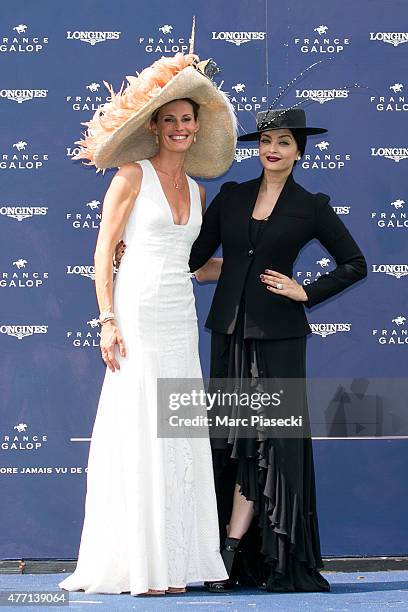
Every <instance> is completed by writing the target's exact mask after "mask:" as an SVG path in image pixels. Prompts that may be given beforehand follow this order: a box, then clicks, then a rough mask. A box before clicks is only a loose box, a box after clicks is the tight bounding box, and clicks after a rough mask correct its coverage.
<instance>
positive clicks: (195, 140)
mask: <svg viewBox="0 0 408 612" xmlns="http://www.w3.org/2000/svg"><path fill="white" fill-rule="evenodd" d="M193 142H194V143H196V142H197V134H196V133H195V132H194V136H193Z"/></svg>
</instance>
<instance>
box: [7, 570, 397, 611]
mask: <svg viewBox="0 0 408 612" xmlns="http://www.w3.org/2000/svg"><path fill="white" fill-rule="evenodd" d="M64 576H65V574H31V575H30V574H28V575H20V574H18V575H13V574H8V575H2V576H0V591H1V592H2V593H3V597H4V592H13V591H18V592H22V591H36V590H37V591H47V590H57V589H58V587H57V584H58V582H59V581H60V580H62V578H63V577H64ZM324 576H325V577H326V578H327V580H329V582H330V584H331V587H332V591H331V592H330V593H292V594H276V593H269V594H268V593H265V592H262V591H258V590H254V589H246V588H237V589H236V590H234V591H233V592H232V593H228V594H227V593H226V594H224V595H217V594H212V593H207V592H206V591H205V590H204V589H203V588H202V587H200V586H195V587H191V588H190V589H189V591H188V593H187V594H185V595H170V596H165V597H155V598H152V597H132V596H130V595H127V594H122V595H85V593H82V592H76V593H69V598H70V603H69V606H67V607H60V606H59V607H50V606H47V607H46V608H44V607H39V606H28V607H26V606H24V608H23V609H26V610H34V609H35V610H41V609H55V610H63V609H64V608H65V610H67V612H68V610H75V611H81V612H82V611H83V610H89V611H90V610H98V611H101V612H102V611H105V610H106V611H109V612H116V611H117V610H118V611H120V610H139V611H140V612H155V611H156V610H158V611H160V610H163V611H164V610H166V611H167V610H171V611H175V610H177V611H178V612H187V611H190V610H191V611H194V612H202V611H204V610H205V611H212V610H220V611H223V610H225V611H228V612H235V611H237V610H248V612H250V611H252V610H253V611H256V612H258V611H260V610H262V611H263V610H281V611H284V612H292V611H293V612H296V611H298V610H306V611H308V612H319V611H323V610H324V611H327V612H329V611H330V612H332V611H333V612H340V611H341V612H348V611H349V610H361V612H371V611H377V610H378V611H382V612H383V611H385V610H398V612H399V611H400V610H407V611H408V571H389V572H360V573H356V572H352V573H338V572H336V573H331V572H324ZM0 608H1V609H2V610H16V609H18V608H17V607H15V606H13V607H12V606H8V605H6V606H1V607H0ZM19 609H22V608H19Z"/></svg>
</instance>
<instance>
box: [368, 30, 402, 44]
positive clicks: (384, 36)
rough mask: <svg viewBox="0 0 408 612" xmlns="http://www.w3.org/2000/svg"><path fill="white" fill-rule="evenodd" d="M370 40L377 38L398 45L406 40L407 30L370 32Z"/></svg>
mask: <svg viewBox="0 0 408 612" xmlns="http://www.w3.org/2000/svg"><path fill="white" fill-rule="evenodd" d="M370 40H379V41H380V42H383V43H388V44H389V45H392V46H393V47H398V46H399V45H403V44H404V43H406V42H408V32H370Z"/></svg>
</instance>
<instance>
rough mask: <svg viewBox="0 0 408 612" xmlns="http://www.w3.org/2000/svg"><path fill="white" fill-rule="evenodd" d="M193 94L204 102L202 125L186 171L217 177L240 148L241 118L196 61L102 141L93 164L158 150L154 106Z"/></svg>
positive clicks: (112, 163)
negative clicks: (153, 128)
mask: <svg viewBox="0 0 408 612" xmlns="http://www.w3.org/2000/svg"><path fill="white" fill-rule="evenodd" d="M180 98H191V99H192V100H194V101H195V102H197V103H198V104H199V105H200V110H199V114H198V118H199V122H200V130H199V132H198V133H197V141H196V143H195V144H192V145H191V147H190V149H189V150H188V151H187V153H186V157H185V163H184V168H185V171H186V172H187V174H189V175H192V176H196V177H202V178H215V177H217V176H221V175H222V174H224V173H225V172H227V170H228V169H229V168H230V166H231V164H232V162H233V160H234V154H235V148H236V133H237V127H236V117H235V113H234V111H233V107H232V105H231V103H230V102H229V100H228V98H227V96H226V94H225V93H223V92H222V91H220V90H219V89H218V88H217V87H216V86H215V85H214V84H213V83H212V81H211V80H210V79H209V78H208V77H206V76H205V75H203V74H202V73H200V72H199V71H198V70H197V69H195V68H193V67H192V66H188V67H186V68H184V69H183V70H181V71H180V72H179V73H178V74H176V75H175V76H174V77H173V78H172V79H171V80H170V81H169V82H168V83H167V84H166V85H165V86H164V87H163V88H162V89H161V90H160V92H159V94H158V95H156V96H154V97H152V99H151V101H149V102H148V103H147V104H145V105H144V106H143V107H142V108H141V109H140V110H139V111H137V112H136V113H135V114H134V115H133V116H132V117H131V118H130V119H128V120H127V121H126V122H125V123H124V124H123V125H121V126H120V127H119V128H117V129H116V130H115V131H114V132H113V133H112V134H111V135H110V136H109V137H108V138H107V139H106V140H104V141H103V142H102V143H101V144H100V145H98V147H97V149H96V151H95V156H94V163H95V166H96V167H97V168H100V169H106V168H113V167H120V166H122V165H123V164H125V163H128V162H134V161H139V160H141V159H146V158H149V157H152V156H153V155H155V154H156V153H157V151H158V145H157V144H156V142H155V137H154V134H153V133H152V132H151V130H150V119H151V116H152V114H153V113H154V111H155V110H157V109H158V108H160V107H161V106H163V104H167V103H168V102H171V101H172V100H177V99H180Z"/></svg>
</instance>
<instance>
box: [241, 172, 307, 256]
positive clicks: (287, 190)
mask: <svg viewBox="0 0 408 612" xmlns="http://www.w3.org/2000/svg"><path fill="white" fill-rule="evenodd" d="M263 175H264V171H263V170H262V173H261V176H259V177H258V178H257V179H255V180H254V181H253V184H252V186H251V190H250V192H249V195H248V207H249V215H248V240H249V242H250V243H251V227H250V226H251V217H252V214H253V212H254V208H255V203H256V200H257V197H258V193H259V189H260V187H261V183H262V179H263ZM295 186H296V183H295V181H294V179H293V175H292V173H291V174H289V176H288V177H287V179H286V181H285V184H284V186H283V188H282V191H281V192H280V194H279V197H278V199H277V200H276V204H275V206H274V208H273V210H272V212H271V214H270V215H269V218H268V220H267V221H265V230H267V228H268V226H270V225H271V220H272V218H273V217H274V215H275V213H277V212H279V211H280V210H282V209H284V208H285V203H286V202H288V200H289V199H290V197H291V195H292V194H293V192H294V190H295ZM264 234H265V231H262V233H261V235H260V237H259V243H260V242H262V239H263V237H264ZM251 244H252V243H251ZM252 246H253V245H252Z"/></svg>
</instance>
